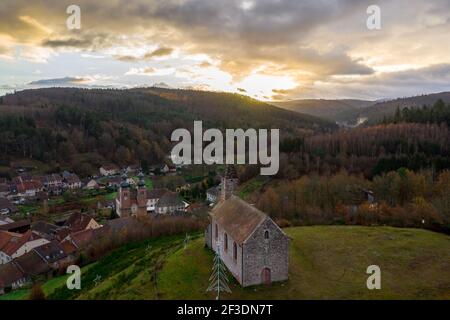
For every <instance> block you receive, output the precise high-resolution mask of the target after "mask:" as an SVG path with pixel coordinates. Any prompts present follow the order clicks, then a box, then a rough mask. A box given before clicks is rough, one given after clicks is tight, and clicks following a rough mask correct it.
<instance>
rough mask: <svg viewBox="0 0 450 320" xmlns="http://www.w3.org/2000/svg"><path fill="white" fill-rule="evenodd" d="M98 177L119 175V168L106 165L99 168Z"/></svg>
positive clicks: (113, 165)
mask: <svg viewBox="0 0 450 320" xmlns="http://www.w3.org/2000/svg"><path fill="white" fill-rule="evenodd" d="M99 171H100V175H102V176H104V177H107V176H114V175H116V174H118V173H119V167H118V166H116V165H115V164H108V165H104V166H102V167H100V170H99Z"/></svg>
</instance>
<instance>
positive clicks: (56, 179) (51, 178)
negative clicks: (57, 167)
mask: <svg viewBox="0 0 450 320" xmlns="http://www.w3.org/2000/svg"><path fill="white" fill-rule="evenodd" d="M44 186H45V187H46V188H54V189H56V188H62V187H63V177H61V176H60V175H59V174H56V173H52V174H49V175H46V176H45V177H44Z"/></svg>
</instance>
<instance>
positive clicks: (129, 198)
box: [116, 173, 147, 217]
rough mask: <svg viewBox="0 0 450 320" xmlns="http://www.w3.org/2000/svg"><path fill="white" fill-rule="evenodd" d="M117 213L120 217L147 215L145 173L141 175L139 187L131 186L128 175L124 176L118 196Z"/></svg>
mask: <svg viewBox="0 0 450 320" xmlns="http://www.w3.org/2000/svg"><path fill="white" fill-rule="evenodd" d="M116 213H117V215H118V216H119V217H129V216H145V215H147V187H146V186H145V181H144V175H143V174H142V173H141V174H140V175H139V182H138V184H137V187H133V188H132V187H131V185H130V184H129V183H128V178H127V176H126V175H123V177H122V183H121V184H120V188H119V191H118V192H117V197H116Z"/></svg>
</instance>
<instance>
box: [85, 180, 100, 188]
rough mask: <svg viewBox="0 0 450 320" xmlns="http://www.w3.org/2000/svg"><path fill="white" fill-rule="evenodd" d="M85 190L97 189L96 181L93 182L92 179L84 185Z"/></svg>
mask: <svg viewBox="0 0 450 320" xmlns="http://www.w3.org/2000/svg"><path fill="white" fill-rule="evenodd" d="M85 188H86V189H88V190H94V189H98V188H99V185H98V183H97V181H95V180H94V179H91V180H89V181H88V183H86V187H85Z"/></svg>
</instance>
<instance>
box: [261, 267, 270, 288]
mask: <svg viewBox="0 0 450 320" xmlns="http://www.w3.org/2000/svg"><path fill="white" fill-rule="evenodd" d="M261 282H262V283H263V284H271V282H272V279H271V276H270V269H269V268H264V269H263V271H262V273H261Z"/></svg>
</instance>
